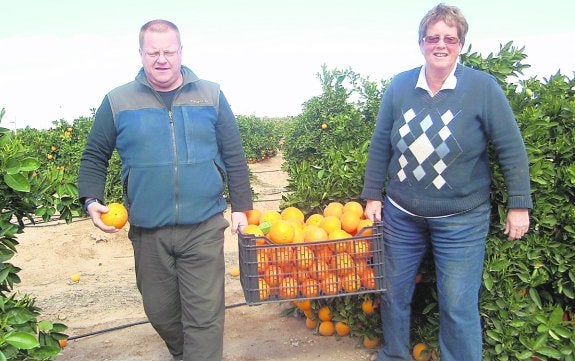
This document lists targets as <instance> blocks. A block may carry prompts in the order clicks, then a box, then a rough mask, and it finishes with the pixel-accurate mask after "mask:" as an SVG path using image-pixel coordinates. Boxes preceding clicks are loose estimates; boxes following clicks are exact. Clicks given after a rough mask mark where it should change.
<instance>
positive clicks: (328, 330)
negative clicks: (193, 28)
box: [318, 321, 335, 336]
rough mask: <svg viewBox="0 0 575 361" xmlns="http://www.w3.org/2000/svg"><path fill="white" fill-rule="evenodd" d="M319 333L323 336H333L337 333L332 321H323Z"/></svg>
mask: <svg viewBox="0 0 575 361" xmlns="http://www.w3.org/2000/svg"><path fill="white" fill-rule="evenodd" d="M318 332H319V334H320V335H322V336H332V335H333V334H334V333H335V325H334V324H333V322H331V321H322V322H321V323H320V324H319V328H318Z"/></svg>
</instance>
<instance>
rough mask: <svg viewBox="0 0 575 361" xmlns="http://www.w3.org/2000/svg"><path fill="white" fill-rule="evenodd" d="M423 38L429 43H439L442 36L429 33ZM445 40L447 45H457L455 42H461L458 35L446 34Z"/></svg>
mask: <svg viewBox="0 0 575 361" xmlns="http://www.w3.org/2000/svg"><path fill="white" fill-rule="evenodd" d="M422 40H423V41H424V42H426V43H427V44H437V43H439V40H441V36H439V35H427V36H424V37H423V39H422ZM443 42H444V43H445V44H447V45H455V44H459V38H458V37H456V36H449V35H446V36H444V37H443Z"/></svg>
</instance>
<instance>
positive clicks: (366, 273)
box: [361, 265, 375, 290]
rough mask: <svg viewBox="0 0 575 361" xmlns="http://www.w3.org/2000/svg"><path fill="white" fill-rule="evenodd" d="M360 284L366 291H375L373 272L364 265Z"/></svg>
mask: <svg viewBox="0 0 575 361" xmlns="http://www.w3.org/2000/svg"><path fill="white" fill-rule="evenodd" d="M361 284H362V285H363V287H365V288H367V289H368V290H374V289H375V272H374V271H373V268H371V267H369V266H367V265H366V267H365V268H364V269H363V272H362V273H361Z"/></svg>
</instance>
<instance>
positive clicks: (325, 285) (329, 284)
mask: <svg viewBox="0 0 575 361" xmlns="http://www.w3.org/2000/svg"><path fill="white" fill-rule="evenodd" d="M319 288H320V289H321V291H322V292H323V293H325V294H326V295H335V294H337V292H338V291H339V288H340V286H339V282H338V279H337V275H336V274H335V273H331V272H330V273H328V274H327V275H326V277H325V279H324V280H323V281H321V282H320V284H319Z"/></svg>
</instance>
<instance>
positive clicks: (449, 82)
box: [415, 64, 457, 96]
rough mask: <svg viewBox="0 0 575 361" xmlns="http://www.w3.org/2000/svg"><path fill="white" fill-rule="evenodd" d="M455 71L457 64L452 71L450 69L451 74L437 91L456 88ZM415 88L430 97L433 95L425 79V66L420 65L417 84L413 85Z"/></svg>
mask: <svg viewBox="0 0 575 361" xmlns="http://www.w3.org/2000/svg"><path fill="white" fill-rule="evenodd" d="M455 69H457V64H455V66H454V67H453V69H451V72H450V73H449V75H448V76H447V78H446V79H445V82H443V85H442V86H441V89H439V91H442V90H443V89H455V87H456V86H457V77H456V76H455ZM415 87H416V88H421V89H423V90H425V91H427V92H428V93H429V95H430V96H433V93H432V92H431V89H430V88H429V85H427V80H426V79H425V64H424V65H422V66H421V68H420V70H419V77H418V78H417V84H415Z"/></svg>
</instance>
